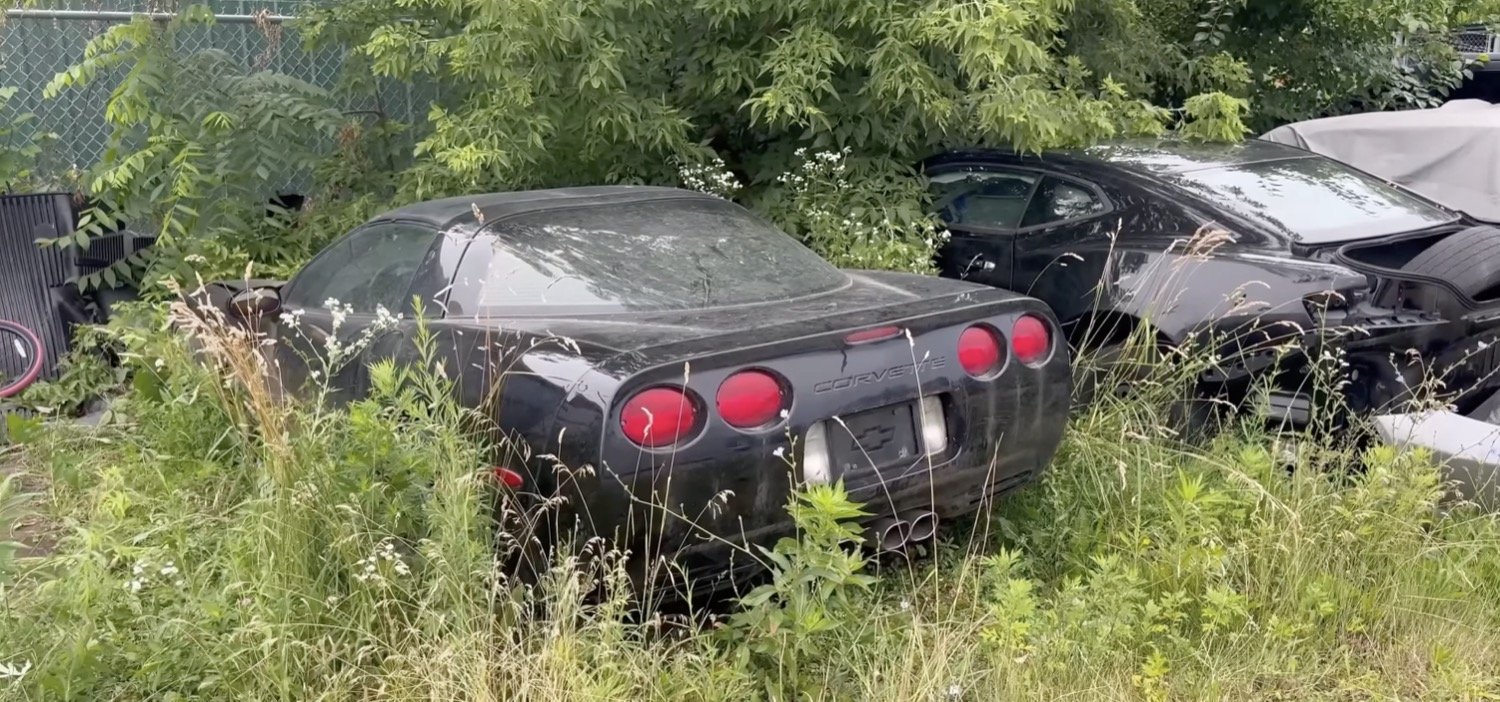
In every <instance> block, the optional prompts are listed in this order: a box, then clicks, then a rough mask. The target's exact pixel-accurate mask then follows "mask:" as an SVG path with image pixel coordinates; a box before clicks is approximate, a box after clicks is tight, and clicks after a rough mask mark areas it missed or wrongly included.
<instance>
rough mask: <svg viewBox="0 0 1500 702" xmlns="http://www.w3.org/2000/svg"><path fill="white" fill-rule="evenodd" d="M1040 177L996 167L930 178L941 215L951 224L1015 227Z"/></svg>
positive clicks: (939, 174)
mask: <svg viewBox="0 0 1500 702" xmlns="http://www.w3.org/2000/svg"><path fill="white" fill-rule="evenodd" d="M1037 179H1038V176H1037V174H1035V173H1030V172H1027V171H1021V170H1014V171H1013V170H1007V169H1000V168H993V167H986V168H984V169H967V170H960V171H948V172H946V173H937V174H934V175H932V176H930V177H929V178H928V182H929V183H930V184H931V185H930V187H931V189H932V195H933V202H934V205H935V207H936V211H937V214H938V217H940V218H942V220H943V222H944V223H945V224H947V225H948V226H950V227H961V226H964V225H968V226H971V227H983V228H986V229H1015V228H1017V227H1019V226H1021V220H1022V219H1023V218H1024V217H1025V216H1026V203H1028V202H1030V201H1031V195H1032V192H1033V191H1034V190H1036V183H1037Z"/></svg>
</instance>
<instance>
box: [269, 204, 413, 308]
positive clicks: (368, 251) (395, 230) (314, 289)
mask: <svg viewBox="0 0 1500 702" xmlns="http://www.w3.org/2000/svg"><path fill="white" fill-rule="evenodd" d="M436 237H437V233H436V232H435V231H433V230H432V229H429V228H427V227H422V226H419V225H415V224H410V223H405V222H378V223H376V224H372V225H369V226H366V227H365V228H363V229H360V230H358V231H356V232H354V233H353V234H350V235H349V236H347V237H344V239H343V240H342V241H340V242H338V243H337V244H334V245H333V247H332V248H330V249H329V250H328V251H326V252H325V253H323V254H322V255H319V256H318V257H317V258H316V259H315V260H313V261H312V262H311V263H309V264H308V265H307V267H306V268H303V269H302V271H301V272H299V273H298V274H297V277H296V279H295V280H293V281H292V284H291V285H290V286H289V290H288V291H287V299H286V303H287V304H288V305H290V306H292V307H310V308H320V307H324V306H325V304H324V303H325V301H327V300H330V299H332V300H338V301H339V302H342V303H344V304H347V305H349V306H350V307H351V308H352V309H353V311H354V312H355V313H356V314H372V313H374V312H375V310H376V308H377V307H385V308H386V309H388V310H390V311H391V312H399V311H401V310H403V309H405V308H406V306H407V305H406V302H407V301H406V297H407V294H408V291H410V290H411V284H412V277H413V276H414V275H415V274H416V273H417V271H418V270H419V269H420V268H421V267H422V265H423V262H424V261H425V260H426V258H427V256H428V253H429V251H430V250H431V249H432V244H433V242H434V241H435V239H436Z"/></svg>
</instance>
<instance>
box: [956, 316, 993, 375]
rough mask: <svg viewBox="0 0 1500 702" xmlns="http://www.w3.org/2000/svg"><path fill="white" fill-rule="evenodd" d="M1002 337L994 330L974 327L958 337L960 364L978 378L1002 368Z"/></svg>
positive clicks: (979, 326)
mask: <svg viewBox="0 0 1500 702" xmlns="http://www.w3.org/2000/svg"><path fill="white" fill-rule="evenodd" d="M1000 361H1001V357H1000V335H999V334H997V333H995V330H994V329H991V328H989V327H986V326H981V325H974V326H972V327H969V328H968V329H965V330H964V333H963V334H960V335H959V337H958V364H959V365H961V366H963V367H964V371H965V372H967V373H968V374H969V375H972V376H974V377H976V378H981V377H984V376H986V375H989V374H991V373H994V372H995V371H996V370H998V369H999V368H1000Z"/></svg>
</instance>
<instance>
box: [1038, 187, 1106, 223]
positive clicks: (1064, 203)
mask: <svg viewBox="0 0 1500 702" xmlns="http://www.w3.org/2000/svg"><path fill="white" fill-rule="evenodd" d="M1106 208H1107V206H1106V205H1105V204H1104V200H1103V199H1101V198H1100V197H1099V196H1098V195H1097V194H1095V193H1094V191H1092V190H1090V189H1088V188H1086V187H1084V186H1082V185H1079V184H1076V183H1069V182H1067V181H1065V180H1062V179H1060V178H1054V177H1052V176H1047V177H1046V178H1043V179H1042V184H1041V187H1038V188H1037V190H1036V196H1035V197H1033V198H1032V199H1031V204H1030V206H1028V207H1027V208H1026V218H1025V219H1024V220H1022V221H1021V227H1022V228H1026V227H1036V226H1040V225H1043V224H1051V223H1053V222H1067V221H1071V220H1075V219H1083V218H1084V217H1090V216H1092V215H1096V214H1099V213H1100V212H1103V211H1104V210H1105V209H1106Z"/></svg>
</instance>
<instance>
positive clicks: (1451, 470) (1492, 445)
mask: <svg viewBox="0 0 1500 702" xmlns="http://www.w3.org/2000/svg"><path fill="white" fill-rule="evenodd" d="M1497 418H1500V393H1496V394H1495V395H1494V396H1492V397H1491V398H1490V399H1489V400H1488V401H1486V402H1485V403H1484V404H1482V405H1480V406H1479V408H1478V409H1476V410H1474V411H1473V412H1470V413H1469V414H1467V415H1464V414H1459V413H1457V412H1450V411H1446V410H1439V411H1429V412H1413V413H1410V414H1386V415H1379V416H1376V417H1374V418H1373V421H1374V425H1375V431H1376V433H1377V434H1378V435H1379V437H1380V439H1381V440H1382V441H1384V442H1386V443H1387V444H1390V445H1392V446H1395V447H1397V448H1399V449H1416V448H1420V449H1426V450H1427V451H1428V452H1430V453H1431V454H1432V457H1433V458H1434V459H1435V460H1437V461H1438V462H1439V463H1440V464H1441V465H1442V466H1443V479H1444V480H1445V481H1447V482H1448V483H1449V484H1451V485H1452V486H1453V489H1454V490H1455V492H1456V493H1457V496H1458V497H1460V498H1462V499H1464V500H1468V501H1471V502H1474V503H1476V504H1478V505H1479V506H1480V507H1482V508H1484V509H1495V508H1500V423H1496V421H1495V420H1496V419H1497Z"/></svg>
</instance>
